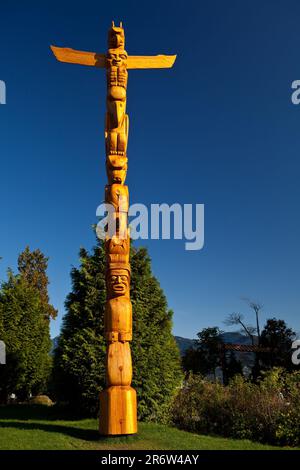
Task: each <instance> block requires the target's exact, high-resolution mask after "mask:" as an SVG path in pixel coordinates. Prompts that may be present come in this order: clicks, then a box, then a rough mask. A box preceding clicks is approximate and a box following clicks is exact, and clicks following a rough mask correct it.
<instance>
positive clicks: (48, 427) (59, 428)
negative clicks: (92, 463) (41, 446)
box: [0, 421, 135, 443]
mask: <svg viewBox="0 0 300 470" xmlns="http://www.w3.org/2000/svg"><path fill="white" fill-rule="evenodd" d="M7 428H11V429H20V430H29V431H33V430H35V431H36V430H38V431H46V432H54V433H60V434H65V435H67V436H70V437H73V438H76V439H81V440H83V441H90V442H91V441H94V442H99V441H101V442H110V443H111V442H113V441H114V442H116V441H118V442H127V443H128V442H131V441H132V440H135V436H116V437H114V436H111V437H106V436H100V435H99V433H98V431H97V430H96V429H82V428H77V427H76V426H74V427H73V426H65V425H57V424H46V423H45V424H44V423H26V422H18V421H5V422H0V429H7Z"/></svg>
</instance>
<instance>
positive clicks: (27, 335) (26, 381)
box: [0, 271, 51, 403]
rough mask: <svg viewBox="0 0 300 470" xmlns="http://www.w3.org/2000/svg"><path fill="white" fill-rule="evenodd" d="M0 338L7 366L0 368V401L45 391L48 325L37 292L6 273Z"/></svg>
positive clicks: (1, 295) (0, 299)
mask: <svg viewBox="0 0 300 470" xmlns="http://www.w3.org/2000/svg"><path fill="white" fill-rule="evenodd" d="M0 337H1V339H2V340H3V341H4V342H5V344H6V365H5V367H1V368H0V397H1V399H0V400H1V402H4V403H5V402H6V401H7V398H8V396H9V395H10V394H11V393H15V394H16V395H17V397H18V398H19V399H26V398H28V396H29V394H30V393H32V394H33V395H35V394H37V393H40V392H43V391H45V387H46V384H47V380H48V377H49V373H50V364H51V360H50V357H49V350H50V347H51V341H50V334H49V321H48V320H47V319H45V311H44V305H43V303H42V301H41V298H40V295H39V292H38V290H37V289H35V288H34V287H32V286H31V285H29V284H28V282H27V280H26V279H25V278H24V277H22V276H14V275H13V273H12V272H11V271H9V273H8V280H7V281H6V282H4V283H3V284H2V286H1V291H0Z"/></svg>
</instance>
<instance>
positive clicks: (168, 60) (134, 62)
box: [127, 55, 177, 69]
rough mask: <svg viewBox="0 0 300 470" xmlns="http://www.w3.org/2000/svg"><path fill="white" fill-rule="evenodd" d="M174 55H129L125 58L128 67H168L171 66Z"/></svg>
mask: <svg viewBox="0 0 300 470" xmlns="http://www.w3.org/2000/svg"><path fill="white" fill-rule="evenodd" d="M176 57H177V56H176V55H153V56H151V55H149V56H139V55H129V56H128V59H127V68H128V69H168V68H170V67H172V66H173V64H174V62H175V60H176Z"/></svg>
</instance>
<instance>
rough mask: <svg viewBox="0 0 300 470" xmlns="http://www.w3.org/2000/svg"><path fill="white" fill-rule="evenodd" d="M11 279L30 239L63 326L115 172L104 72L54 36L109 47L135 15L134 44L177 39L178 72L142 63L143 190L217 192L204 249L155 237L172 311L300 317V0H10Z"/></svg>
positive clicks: (149, 196)
mask: <svg viewBox="0 0 300 470" xmlns="http://www.w3.org/2000/svg"><path fill="white" fill-rule="evenodd" d="M0 15H1V28H0V80H5V82H6V85H7V104H6V105H5V106H0V132H1V139H0V155H1V185H0V201H1V231H0V255H1V256H2V257H3V259H2V261H0V278H1V279H4V278H5V275H6V274H5V273H6V270H7V268H8V266H11V267H13V268H15V267H16V259H17V256H18V253H19V252H20V251H21V250H23V248H24V247H25V246H26V245H27V244H29V245H30V247H31V248H32V249H34V248H37V247H38V248H40V249H41V250H42V251H43V252H44V253H45V254H46V255H48V256H49V257H50V263H49V277H50V281H51V285H50V295H51V301H52V303H53V304H54V305H55V307H56V308H58V309H59V317H58V320H57V321H56V322H53V324H52V335H53V336H54V335H57V334H58V332H59V327H60V321H61V318H62V315H63V313H64V299H65V297H66V294H67V293H68V292H69V289H70V276H69V272H70V269H71V266H72V265H77V263H78V250H79V247H80V246H85V247H86V248H90V247H91V246H92V244H93V242H94V235H93V233H92V230H91V225H92V224H93V223H95V221H96V217H95V211H96V207H97V205H98V204H99V203H100V202H101V201H102V199H103V188H104V184H105V182H106V175H105V166H104V160H105V154H104V136H103V131H104V113H105V95H106V84H105V77H104V72H103V71H102V70H99V69H93V68H88V67H81V66H76V65H69V64H61V63H58V62H56V61H55V59H54V57H53V56H52V54H51V52H50V49H49V45H50V44H55V45H58V46H67V47H73V48H78V49H83V50H91V51H98V52H104V51H105V50H106V37H107V30H108V28H109V26H110V24H111V20H112V19H114V20H115V21H119V20H123V24H124V27H125V32H126V49H127V51H128V52H129V53H131V54H145V55H146V54H158V53H166V54H172V53H177V54H178V58H177V61H176V64H175V66H174V68H173V69H172V70H147V71H131V72H129V86H128V113H129V116H130V125H131V128H130V139H129V155H128V156H129V165H130V166H129V172H128V179H127V182H128V184H129V187H130V192H131V202H140V203H145V204H150V203H162V202H167V203H170V204H171V203H174V202H179V203H204V204H205V207H206V213H205V223H206V233H205V248H204V249H203V250H201V251H198V252H192V251H191V252H187V251H185V250H184V244H183V242H181V241H147V242H145V243H144V244H146V245H147V246H148V248H149V252H150V255H151V258H152V263H153V271H154V273H155V275H156V276H157V277H158V278H159V280H160V282H161V285H162V287H163V289H164V290H165V292H166V295H167V298H168V301H169V305H170V307H171V308H172V309H174V332H175V334H177V335H181V336H186V337H194V336H195V335H196V333H197V331H199V330H200V329H201V328H203V327H205V326H214V325H219V326H221V327H223V328H224V325H222V321H223V319H224V317H225V316H226V315H227V314H228V313H231V312H232V311H242V312H244V313H245V314H246V316H248V320H249V321H250V320H251V313H250V311H249V309H248V308H247V306H246V304H245V303H244V302H243V301H242V300H241V297H242V296H248V297H250V298H254V299H257V300H259V301H261V302H262V303H263V304H264V306H265V308H264V313H263V317H262V321H264V320H265V319H266V318H267V317H270V316H276V317H280V318H283V319H285V320H286V321H287V322H288V323H289V324H290V325H291V326H292V327H293V328H294V329H296V330H297V331H299V330H300V323H299V280H300V250H299V240H300V222H299V202H300V201H299V199H300V198H299V195H300V188H299V177H300V164H299V155H300V138H299V137H300V105H299V106H295V105H293V104H292V103H291V99H290V96H291V92H292V90H291V83H292V81H293V80H296V79H300V53H299V38H300V27H299V17H300V3H299V1H266V0H264V1H263V2H262V1H258V0H252V1H243V2H241V1H233V0H228V1H226V2H225V1H222V0H215V1H205V2H204V1H185V2H183V1H182V2H161V1H158V0H152V1H151V2H148V1H147V2H146V1H119V0H114V1H113V2H100V1H92V0H85V2H74V1H72V2H71V1H67V0H60V1H57V0H51V1H49V0H44V1H43V2H41V1H33V0H28V1H26V2H23V1H13V0H12V1H10V2H1V6H0Z"/></svg>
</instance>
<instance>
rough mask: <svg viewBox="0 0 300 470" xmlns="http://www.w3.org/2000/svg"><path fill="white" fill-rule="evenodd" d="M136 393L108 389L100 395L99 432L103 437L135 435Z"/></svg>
mask: <svg viewBox="0 0 300 470" xmlns="http://www.w3.org/2000/svg"><path fill="white" fill-rule="evenodd" d="M136 408H137V402H136V391H135V390H134V389H133V388H131V387H120V386H118V387H109V388H107V389H106V390H103V391H102V392H101V393H100V419H99V432H100V434H103V435H115V436H116V435H122V434H135V433H137V415H136Z"/></svg>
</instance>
